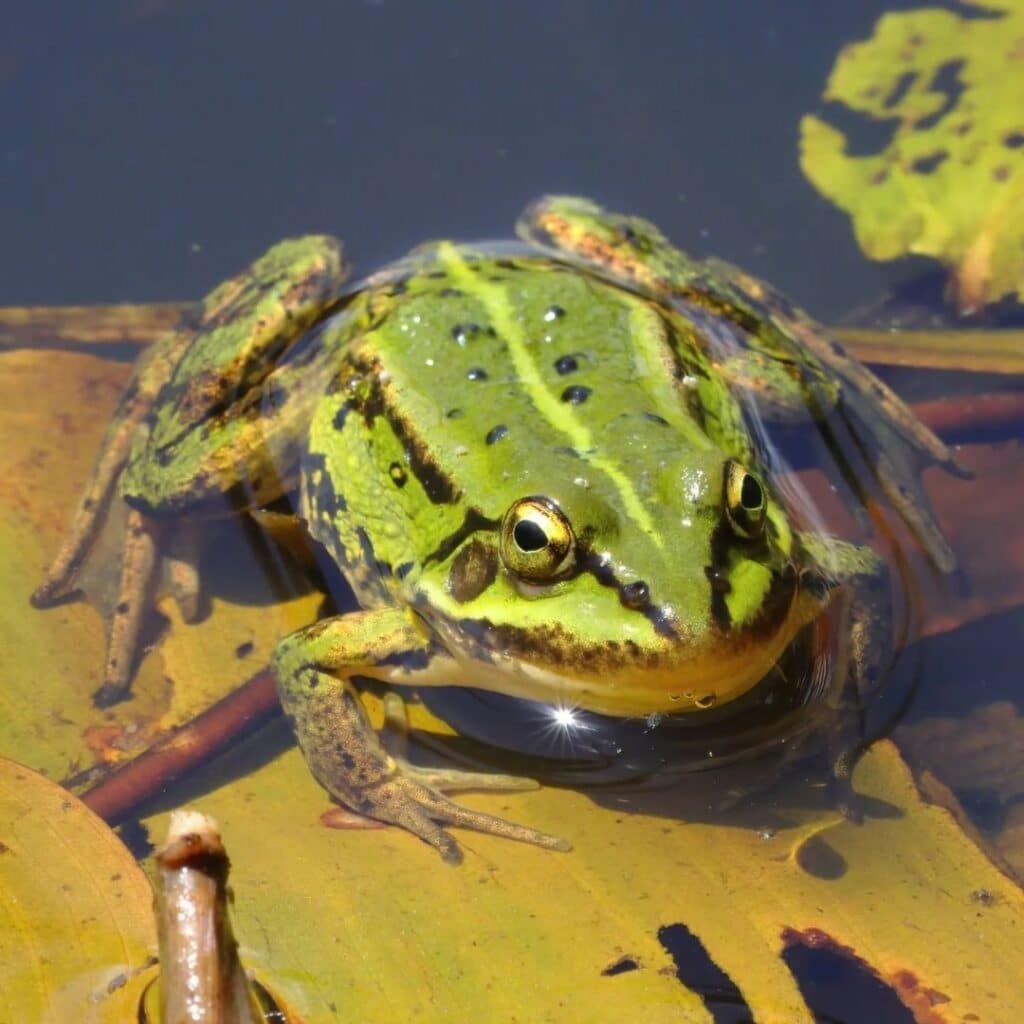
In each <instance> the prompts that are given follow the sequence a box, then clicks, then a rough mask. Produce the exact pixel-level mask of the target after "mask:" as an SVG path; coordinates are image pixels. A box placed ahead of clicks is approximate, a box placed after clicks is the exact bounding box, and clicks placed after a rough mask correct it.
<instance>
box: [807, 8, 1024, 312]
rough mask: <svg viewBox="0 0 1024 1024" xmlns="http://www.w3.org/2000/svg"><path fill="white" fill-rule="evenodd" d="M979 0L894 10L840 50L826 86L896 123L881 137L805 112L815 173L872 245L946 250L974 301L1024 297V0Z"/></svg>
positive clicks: (884, 127) (969, 305)
mask: <svg viewBox="0 0 1024 1024" xmlns="http://www.w3.org/2000/svg"><path fill="white" fill-rule="evenodd" d="M974 6H976V8H977V13H976V15H974V16H967V15H960V14H955V13H953V12H951V11H946V10H939V9H936V8H928V9H924V10H917V11H907V12H903V13H898V14H897V13H892V14H886V15H884V16H883V17H882V18H881V19H880V20H879V21H878V24H877V25H876V26H875V31H874V35H873V36H872V37H871V38H870V39H869V40H867V41H866V42H861V43H856V44H853V45H850V46H847V47H845V48H844V49H843V50H842V52H841V53H840V55H839V57H838V59H837V61H836V64H835V67H834V68H833V69H832V74H831V76H830V78H829V81H828V85H827V87H826V90H825V94H824V98H825V99H826V100H830V101H835V102H837V103H842V104H845V105H846V106H847V107H848V108H850V109H851V110H853V111H856V112H857V113H858V114H860V115H863V116H864V117H865V118H867V119H868V120H869V121H870V123H872V124H873V125H874V126H875V127H876V128H877V129H878V131H879V132H881V133H885V132H891V138H890V139H889V140H888V141H887V143H886V144H885V145H884V146H883V147H882V148H881V149H879V150H878V151H872V152H867V153H860V152H855V151H854V148H853V143H852V142H851V140H850V139H849V138H848V137H847V136H845V135H844V134H843V132H842V131H840V130H839V129H837V128H835V127H834V126H833V125H831V124H829V123H828V121H827V120H825V119H824V118H822V117H818V116H815V115H811V114H808V115H807V116H805V117H804V118H803V119H802V121H801V123H800V165H801V167H802V168H803V171H804V174H806V175H807V177H808V178H809V179H810V180H811V182H812V183H813V184H814V186H815V187H816V188H817V189H818V190H819V191H820V192H821V193H822V194H823V195H825V196H826V197H828V198H829V199H830V200H832V202H834V203H836V204H837V205H838V206H840V207H841V208H842V209H843V210H845V211H846V212H847V213H848V214H850V216H851V217H852V218H853V227H854V231H855V233H856V236H857V241H858V242H859V243H860V246H861V248H862V249H863V250H864V252H865V253H866V254H867V255H868V256H870V257H871V258H872V259H878V260H890V259H894V258H895V257H897V256H902V255H905V254H908V253H916V254H920V255H925V256H933V257H935V258H936V259H938V260H941V261H942V262H943V263H945V264H947V265H948V266H949V267H950V268H951V269H952V272H953V276H952V291H953V293H954V297H955V300H956V302H957V305H958V306H959V308H960V310H961V311H965V312H966V311H970V310H973V309H975V308H977V307H979V306H981V305H984V304H986V303H990V302H993V301H994V300H996V299H999V298H1000V297H1002V296H1004V295H1007V294H1011V293H1016V295H1017V296H1019V297H1024V4H1022V3H1021V2H1020V0H1001V2H998V3H996V2H993V3H988V4H985V5H984V6H982V5H974ZM872 148H874V147H872Z"/></svg>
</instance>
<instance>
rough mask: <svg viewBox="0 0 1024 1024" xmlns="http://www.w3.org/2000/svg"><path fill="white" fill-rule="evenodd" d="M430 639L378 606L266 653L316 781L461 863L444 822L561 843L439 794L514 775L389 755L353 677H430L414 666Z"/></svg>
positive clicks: (512, 784) (551, 845) (492, 784)
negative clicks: (420, 764)
mask: <svg viewBox="0 0 1024 1024" xmlns="http://www.w3.org/2000/svg"><path fill="white" fill-rule="evenodd" d="M431 654H432V651H431V648H430V646H429V641H428V639H427V638H426V637H425V636H424V634H423V632H422V631H421V629H420V628H419V627H418V626H417V625H416V624H415V622H414V620H413V618H412V617H411V615H410V614H409V613H408V612H405V611H403V610H401V609H381V610H373V611H363V612H353V613H350V614H347V615H339V616H335V617H333V618H330V619H324V620H322V621H321V622H317V623H315V624H314V625H312V626H308V627H307V628H305V629H302V630H299V631H298V632H296V633H293V634H291V635H290V636H288V637H286V638H285V639H284V640H282V641H281V643H280V644H279V645H278V648H277V650H276V652H275V654H274V670H275V672H276V673H277V679H278V690H279V693H280V696H281V703H282V705H283V706H284V709H285V714H286V715H287V716H288V718H289V720H290V721H291V723H292V725H293V728H294V729H295V734H296V736H297V738H298V741H299V745H300V747H301V748H302V752H303V754H304V756H305V758H306V762H307V763H308V765H309V767H310V770H311V771H312V773H313V775H314V776H315V777H316V779H317V781H318V782H319V783H320V784H321V785H322V786H323V787H324V788H325V789H326V790H327V791H328V793H330V794H331V796H332V797H334V798H335V799H337V800H339V801H341V802H342V803H344V804H345V805H346V806H348V807H349V808H351V809H352V810H355V811H358V812H359V813H360V814H364V815H366V816H367V817H370V818H376V819H378V820H379V821H386V822H390V823H392V824H395V825H400V826H401V827H402V828H404V829H406V830H408V831H409V832H412V833H413V834H414V835H417V836H419V837H420V838H421V839H423V840H424V841H426V842H427V843H429V844H430V845H431V846H433V847H434V848H435V849H437V850H438V852H439V853H440V854H441V856H442V858H444V860H446V861H447V862H448V863H450V864H457V863H459V862H460V861H461V860H462V854H461V851H460V850H459V846H458V843H456V841H455V840H454V839H453V838H452V837H451V836H450V835H449V834H448V833H447V832H446V831H445V829H444V828H443V826H445V825H461V826H464V827H466V828H472V829H476V830H477V831H479V832H488V833H490V834H492V835H496V836H504V837H505V838H507V839H518V840H520V841H522V842H527V843H534V844H535V845H537V846H543V847H546V848H547V849H550V850H566V849H568V848H569V846H568V844H567V843H566V842H565V841H564V840H562V839H558V838H556V837H555V836H550V835H547V834H546V833H544V832H538V831H537V830H536V829H532V828H526V827H525V826H522V825H516V824H513V823H512V822H509V821H505V820H504V819H502V818H496V817H492V816H491V815H489V814H483V813H481V812H480V811H473V810H470V809H468V808H466V807H462V806H460V805H459V804H457V803H455V802H453V801H452V800H449V799H448V798H447V797H445V796H443V795H442V792H441V790H449V789H469V788H473V789H476V788H490V789H510V788H512V789H520V788H522V784H521V782H522V780H518V779H508V778H507V777H504V776H497V775H496V776H483V775H480V774H479V773H475V772H474V773H461V772H457V771H453V770H451V769H438V770H433V769H426V768H413V767H412V766H409V765H405V764H403V763H402V762H401V761H399V760H397V759H396V758H394V757H392V756H390V755H389V754H388V753H387V752H386V751H385V749H384V748H383V746H382V745H381V743H380V741H379V739H378V737H377V735H376V733H375V732H374V731H373V727H372V726H371V725H370V722H369V720H368V719H367V717H366V712H365V711H364V709H363V706H362V703H361V701H360V699H359V694H358V692H357V690H356V689H355V687H354V685H353V683H352V680H353V678H355V677H359V676H365V677H370V678H373V679H378V680H383V681H386V682H392V683H409V682H414V681H422V682H427V681H430V682H433V681H435V680H433V679H430V680H428V679H427V678H426V676H425V674H424V671H425V672H426V673H428V674H429V673H430V669H429V668H428V669H426V670H422V669H412V670H410V669H409V668H407V667H406V666H411V665H418V664H420V663H422V662H423V661H424V659H429V658H430V657H431Z"/></svg>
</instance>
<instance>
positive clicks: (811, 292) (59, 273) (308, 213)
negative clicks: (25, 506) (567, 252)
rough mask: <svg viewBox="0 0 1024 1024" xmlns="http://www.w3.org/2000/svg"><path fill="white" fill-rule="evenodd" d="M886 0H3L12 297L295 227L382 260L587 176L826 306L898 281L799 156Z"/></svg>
mask: <svg viewBox="0 0 1024 1024" xmlns="http://www.w3.org/2000/svg"><path fill="white" fill-rule="evenodd" d="M911 6H914V2H913V0H905V2H904V3H893V2H889V3H882V2H879V0H870V2H869V0H858V2H857V3H852V4H851V3H849V2H847V0H826V2H821V0H775V2H766V0H757V2H755V0H726V2H714V3H712V2H706V3H702V4H695V3H651V4H640V5H637V4H633V5H626V4H603V3H584V2H581V0H563V2H516V3H511V2H510V3H498V2H483V3H473V4H466V3H461V4H456V3H441V2H439V3H422V2H407V3H391V2H341V0H331V2H328V0H317V2H314V0H305V2H295V3H285V2H282V0H277V2H273V0H250V2H247V3H212V2H206V3H201V2H192V0H101V2H93V3H88V4H85V3H77V2H73V0H65V2H63V3H59V2H49V3H37V4H22V5H18V7H17V8H14V7H13V5H8V9H7V10H6V11H5V12H4V24H3V32H2V39H0V83H2V89H0V124H2V126H3V135H2V142H0V205H2V209H3V221H2V223H3V240H2V250H0V303H3V304H10V303H18V304H22V303H71V302H86V301H111V300H139V301H142V300H156V299H169V298H188V297H194V296H198V295H199V294H201V293H202V292H203V291H205V290H206V289H208V288H209V287H210V286H211V284H212V283H214V282H216V281H217V280H218V279H220V278H221V277H222V276H223V275H224V274H225V273H226V272H229V271H232V270H234V269H235V268H236V267H237V266H239V265H241V264H242V263H244V262H246V261H247V260H248V259H250V258H251V257H253V256H254V255H255V254H256V253H257V252H258V251H260V250H261V248H262V247H264V246H266V245H268V244H269V243H271V242H272V241H274V240H276V239H278V238H280V237H282V236H285V235H289V234H295V233H299V232H307V231H329V232H335V233H337V234H340V235H341V236H343V237H344V238H345V239H346V241H347V242H348V243H349V250H350V253H351V255H352V256H353V258H354V259H355V261H356V264H357V270H360V271H365V270H368V269H370V268H372V267H373V266H375V265H376V264H379V263H380V262H382V261H385V260H387V259H390V258H393V257H395V256H397V255H400V254H401V253H402V252H403V251H404V250H405V249H406V248H407V247H408V246H410V245H412V244H414V243H416V242H418V241H421V240H422V239H424V238H430V237H437V236H441V235H453V236H458V237H495V236H500V235H507V234H509V233H510V231H511V227H512V224H513V221H514V219H515V217H516V215H517V213H518V212H519V210H520V209H521V208H522V206H523V205H524V203H525V202H526V201H527V200H528V199H529V198H531V197H532V196H534V195H537V194H540V193H544V192H552V191H563V192H576V193H582V194H588V195H592V196H594V197H595V198H598V199H600V200H602V201H603V202H605V203H607V204H609V205H612V206H615V207H617V208H621V209H623V210H630V211H636V212H639V213H643V214H646V215H647V216H649V217H651V218H652V219H654V220H656V221H657V222H658V223H659V224H660V225H661V226H662V227H663V228H664V229H665V230H666V231H667V232H668V233H669V234H670V235H672V236H673V237H674V238H675V239H676V240H677V241H678V242H679V243H680V244H682V245H683V246H684V247H688V248H691V249H693V250H694V251H696V252H699V253H711V252H714V253H716V254H718V255H721V256H725V257H727V258H729V259H732V260H733V261H735V262H738V263H741V264H743V265H744V266H746V267H747V268H748V269H751V270H753V271H754V272H756V273H759V274H761V275H763V276H765V277H768V278H769V279H771V280H773V281H774V282H775V283H776V284H778V285H780V286H781V287H782V288H783V289H784V290H786V291H789V292H790V293H792V294H793V295H794V296H795V297H797V298H798V299H799V300H800V301H801V302H802V303H803V304H805V305H806V306H808V307H809V308H810V309H811V310H812V311H813V312H815V313H816V314H817V315H819V316H821V317H825V318H828V317H834V316H837V315H838V314H839V313H841V312H842V311H843V310H845V309H847V308H848V307H850V306H851V305H855V304H857V303H859V302H862V301H864V300H865V299H867V298H870V297H872V296H874V295H875V294H877V293H878V292H879V291H880V290H881V289H882V287H883V286H884V284H885V282H887V281H890V280H892V278H893V274H894V273H895V274H896V275H898V274H899V273H900V270H899V269H896V270H894V269H893V268H891V267H879V266H873V265H869V264H868V263H867V262H866V261H865V260H863V259H862V257H861V256H860V255H859V253H858V251H857V248H856V245H855V243H854V241H853V238H852V234H851V232H850V230H849V226H848V222H847V219H846V217H845V215H843V214H841V213H839V212H838V211H836V210H834V209H833V208H832V207H830V206H829V205H828V204H827V203H826V202H825V201H824V200H823V199H821V198H820V197H819V196H818V195H817V194H816V193H815V192H814V191H813V190H812V188H811V187H810V185H808V184H807V183H806V182H805V181H804V180H803V178H802V176H801V174H800V171H799V168H798V166H797V125H798V122H799V118H800V116H801V114H803V113H805V112H808V111H812V110H815V109H816V108H818V107H819V99H818V97H819V96H820V93H821V91H822V89H823V87H824V84H825V81H826V78H827V75H828V71H829V69H830V67H831V66H832V63H833V60H834V58H835V55H836V53H837V52H838V50H839V49H840V47H841V46H842V45H843V44H844V43H846V42H848V41H851V40H853V39H858V38H864V37H866V36H867V35H869V34H870V31H871V27H872V25H873V24H874V22H875V20H876V18H877V17H878V16H879V14H880V13H881V12H882V11H883V10H884V9H894V8H901V7H911Z"/></svg>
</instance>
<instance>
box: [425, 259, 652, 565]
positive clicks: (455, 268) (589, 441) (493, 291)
mask: <svg viewBox="0 0 1024 1024" xmlns="http://www.w3.org/2000/svg"><path fill="white" fill-rule="evenodd" d="M437 255H438V261H439V262H440V264H441V265H442V266H443V267H444V268H445V270H447V271H448V273H449V274H450V275H451V277H452V280H453V281H455V282H456V284H457V285H458V287H460V288H461V289H462V290H463V291H464V292H466V293H467V294H469V295H473V296H474V297H475V298H477V299H479V300H480V302H481V303H482V304H483V306H484V308H485V309H486V310H487V314H488V316H489V317H490V319H491V324H492V326H493V327H494V329H495V330H496V331H497V332H498V336H499V337H500V338H502V339H503V340H504V342H505V344H506V345H507V346H508V353H509V356H510V357H511V359H512V365H513V366H514V367H515V371H516V374H517V375H518V377H519V382H520V384H521V385H522V386H523V388H524V389H525V391H526V393H527V394H528V395H529V396H530V398H531V399H532V401H533V404H534V407H535V408H536V409H537V411H538V412H539V413H540V415H541V416H543V417H544V419H546V420H547V421H548V423H549V424H551V426H552V427H554V429H555V430H558V431H560V432H561V433H562V434H564V435H565V437H566V438H567V439H568V441H569V444H570V445H571V446H572V447H573V448H575V449H576V451H578V452H579V453H580V454H581V455H583V456H584V457H585V458H586V459H587V462H588V463H589V464H590V465H591V466H594V467H595V468H596V469H598V470H600V471H601V472H602V473H604V474H605V475H606V476H608V477H609V479H610V480H611V481H612V483H613V484H614V485H615V488H616V490H618V492H619V497H620V498H621V499H622V507H623V509H624V510H625V511H626V513H627V515H628V516H629V517H630V519H632V520H633V522H635V523H636V524H637V526H639V528H640V529H641V530H643V532H644V533H646V534H647V535H648V536H649V537H650V538H651V540H652V541H653V542H654V543H655V544H656V545H657V547H658V548H662V549H663V548H664V544H663V542H662V539H661V537H660V536H659V534H658V532H657V531H656V530H655V529H654V523H653V521H652V520H651V517H650V515H649V514H648V512H647V509H646V508H644V506H643V503H642V502H641V501H640V498H639V496H638V495H637V493H636V491H635V490H634V488H633V484H632V482H631V481H630V479H629V477H628V476H627V475H626V474H625V473H623V472H622V470H621V469H620V468H619V467H618V466H617V465H615V464H614V463H613V462H610V461H609V460H608V459H605V458H602V457H601V455H600V454H597V453H595V452H594V441H593V438H592V437H591V435H590V431H589V430H588V429H587V427H586V426H584V424H583V423H581V422H580V421H579V419H578V418H577V416H576V415H575V413H574V411H573V410H574V408H575V407H574V406H571V405H567V404H566V403H564V402H562V401H560V400H559V398H558V397H557V396H556V395H555V394H554V393H553V392H552V391H549V390H548V388H547V386H546V385H545V383H544V379H543V377H542V376H541V374H540V370H539V369H538V366H537V363H536V362H535V361H534V360H533V358H532V357H531V355H530V351H529V348H528V346H527V341H526V337H525V335H524V332H523V327H522V324H521V323H520V322H519V320H518V318H517V317H516V315H515V313H514V311H513V309H512V307H511V305H510V304H509V301H508V294H507V292H506V291H505V289H504V288H503V287H502V286H501V285H500V284H497V283H495V282H493V281H487V280H484V279H483V278H482V277H481V276H480V275H478V274H474V273H473V271H472V270H470V268H469V265H468V264H467V263H466V261H465V260H464V259H463V258H462V255H461V254H460V253H459V251H458V249H456V247H455V246H454V245H452V244H451V243H450V242H442V243H441V244H440V245H439V246H438V252H437Z"/></svg>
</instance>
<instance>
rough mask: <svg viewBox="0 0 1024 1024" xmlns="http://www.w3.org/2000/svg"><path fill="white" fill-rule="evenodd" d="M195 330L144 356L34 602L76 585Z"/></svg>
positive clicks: (40, 604)
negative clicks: (131, 457)
mask: <svg viewBox="0 0 1024 1024" xmlns="http://www.w3.org/2000/svg"><path fill="white" fill-rule="evenodd" d="M192 333H193V332H191V331H184V332H183V331H175V332H173V333H172V334H171V335H169V336H167V337H166V338H165V339H164V340H163V341H161V342H158V343H157V345H156V346H155V347H154V349H153V351H151V352H148V353H146V354H145V355H144V356H143V357H142V360H140V362H139V365H138V367H137V368H136V372H135V375H134V377H133V378H132V381H131V383H130V384H129V385H128V390H127V391H126V392H125V394H124V396H123V397H122V399H121V401H120V404H119V405H118V407H117V411H116V413H115V414H114V419H113V420H112V421H111V424H110V426H109V427H108V428H107V431H106V434H105V435H104V437H103V443H102V445H101V448H100V456H99V458H98V459H97V460H96V464H95V466H94V467H93V470H92V474H91V476H90V477H89V481H88V483H87V484H86V487H85V491H84V493H83V494H82V497H81V498H80V499H79V502H78V508H77V509H76V510H75V514H74V517H73V518H72V520H71V527H70V529H69V531H68V535H67V537H66V538H65V540H64V542H63V544H62V545H61V547H60V550H59V551H58V552H57V554H56V556H55V557H54V559H53V561H52V562H51V563H50V566H49V568H48V569H47V570H46V573H45V575H44V577H43V581H42V583H40V584H39V586H38V587H37V588H36V590H35V592H34V593H33V594H32V604H33V605H35V607H37V608H48V607H50V606H51V605H53V604H56V603H57V602H58V601H60V600H61V599H62V598H63V597H65V596H66V595H67V593H68V592H69V591H70V590H71V588H72V587H73V586H74V584H75V580H76V578H77V576H78V573H79V570H80V569H81V567H82V565H83V564H84V562H85V560H86V558H87V557H88V555H89V551H90V550H91V548H92V545H93V542H94V541H95V539H96V536H97V534H98V533H99V531H100V527H101V526H102V524H103V519H104V515H105V512H106V510H107V507H108V505H109V503H110V501H111V499H112V498H113V497H114V492H115V490H116V487H117V483H118V480H119V478H120V475H121V472H122V470H123V469H124V467H125V464H126V463H127V461H128V456H129V454H130V453H131V451H132V448H133V446H134V445H135V443H136V436H137V434H138V431H139V429H140V428H141V427H142V424H143V423H144V421H145V419H146V417H147V416H148V414H149V411H150V409H151V408H152V406H153V402H154V400H155V398H156V395H157V392H158V390H159V389H160V387H161V386H162V384H163V383H164V382H165V380H166V379H167V377H168V376H169V375H170V367H169V361H170V360H172V359H173V358H175V357H176V355H177V354H178V353H179V352H180V350H181V348H182V347H183V346H184V345H187V343H188V341H189V340H190V338H191V336H192Z"/></svg>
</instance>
